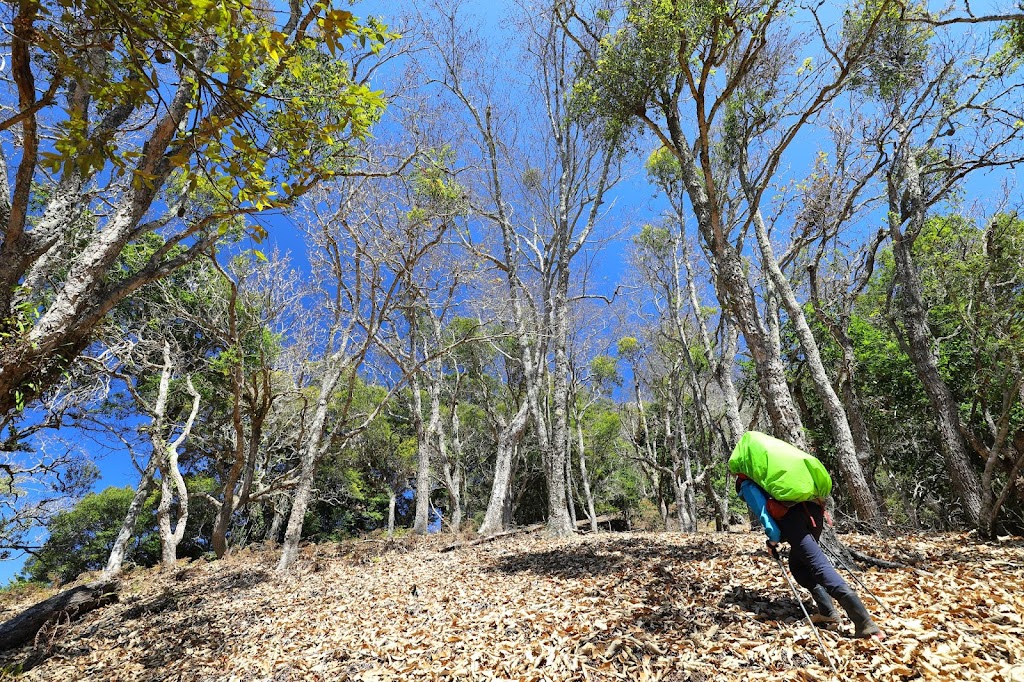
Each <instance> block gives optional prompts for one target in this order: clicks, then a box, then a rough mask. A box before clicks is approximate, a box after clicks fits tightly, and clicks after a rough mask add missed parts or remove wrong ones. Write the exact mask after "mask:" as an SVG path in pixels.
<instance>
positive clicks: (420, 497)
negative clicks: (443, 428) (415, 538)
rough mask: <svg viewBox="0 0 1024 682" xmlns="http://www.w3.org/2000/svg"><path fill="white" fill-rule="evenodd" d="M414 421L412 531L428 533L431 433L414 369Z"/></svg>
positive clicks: (418, 378) (418, 533)
mask: <svg viewBox="0 0 1024 682" xmlns="http://www.w3.org/2000/svg"><path fill="white" fill-rule="evenodd" d="M410 384H411V389H412V421H413V425H414V426H415V428H416V515H415V517H414V519H413V524H412V532H413V533H415V534H416V535H426V534H427V526H428V525H429V524H430V450H431V448H432V447H433V444H432V443H431V442H430V439H431V433H430V430H429V429H428V428H427V426H426V424H425V423H424V421H423V399H422V397H421V396H420V388H421V385H420V373H419V372H418V371H414V372H413V375H412V379H411V382H410Z"/></svg>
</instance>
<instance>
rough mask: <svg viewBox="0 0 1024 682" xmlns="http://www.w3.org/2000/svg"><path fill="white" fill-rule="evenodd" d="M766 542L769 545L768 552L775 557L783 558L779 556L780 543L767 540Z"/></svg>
mask: <svg viewBox="0 0 1024 682" xmlns="http://www.w3.org/2000/svg"><path fill="white" fill-rule="evenodd" d="M764 544H765V545H767V546H768V553H769V554H771V555H772V558H773V559H781V557H780V556H779V543H777V542H772V541H771V540H765V541H764Z"/></svg>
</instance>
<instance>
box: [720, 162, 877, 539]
mask: <svg viewBox="0 0 1024 682" xmlns="http://www.w3.org/2000/svg"><path fill="white" fill-rule="evenodd" d="M745 166H746V162H745V160H744V161H741V162H740V169H739V176H740V181H741V184H742V185H743V189H744V192H745V194H746V196H747V200H748V202H751V201H753V200H754V196H755V193H754V190H753V188H752V187H751V186H750V184H749V182H748V180H747V172H746V167H745ZM750 210H751V212H752V217H753V221H754V233H755V234H756V236H757V243H758V246H759V247H760V250H761V260H762V266H763V267H764V269H765V270H766V271H767V274H768V277H770V278H771V283H772V287H773V289H774V291H775V293H776V295H778V297H779V299H780V300H781V302H782V305H783V307H784V308H785V309H786V313H787V314H788V316H789V321H790V323H791V324H792V325H793V327H794V329H795V330H796V335H797V338H798V339H799V341H800V347H801V348H803V351H804V357H805V358H806V359H807V367H808V369H809V370H810V374H811V380H812V381H813V382H814V387H815V388H816V389H817V393H818V397H819V398H820V399H821V402H822V404H823V405H824V407H825V414H826V415H827V416H828V420H829V423H830V425H831V426H832V436H833V438H834V439H835V447H836V462H837V464H838V465H839V473H840V476H841V477H842V480H843V483H844V484H845V486H846V491H847V493H848V494H849V496H850V499H851V501H852V502H853V506H854V509H855V510H856V512H857V515H858V516H859V517H860V518H861V519H862V520H864V521H867V522H869V523H873V522H875V521H876V520H877V519H878V515H879V510H878V505H877V504H876V502H875V497H874V495H872V493H871V488H870V486H868V482H867V478H865V476H864V470H863V469H862V468H861V466H860V461H859V460H858V459H857V449H856V447H855V445H854V442H853V434H852V433H851V431H850V422H849V421H848V419H847V417H846V410H845V409H843V404H842V401H841V400H840V399H839V396H838V395H837V394H836V391H835V389H834V388H833V386H832V379H831V378H830V377H829V376H828V373H827V372H826V371H825V365H824V363H823V362H822V360H821V353H820V352H819V350H818V342H817V340H816V339H815V338H814V334H813V333H812V332H811V327H810V325H809V324H807V318H806V316H805V315H804V311H803V308H802V307H801V306H800V303H799V301H797V299H796V295H795V294H794V293H793V287H792V286H790V283H789V280H788V279H787V278H786V276H785V274H783V272H782V269H781V268H780V267H779V262H778V260H777V259H776V258H775V253H774V251H773V249H772V245H771V241H770V240H769V238H768V229H767V227H766V226H765V224H764V219H763V218H762V216H761V209H760V208H758V207H757V206H754V205H751V206H750Z"/></svg>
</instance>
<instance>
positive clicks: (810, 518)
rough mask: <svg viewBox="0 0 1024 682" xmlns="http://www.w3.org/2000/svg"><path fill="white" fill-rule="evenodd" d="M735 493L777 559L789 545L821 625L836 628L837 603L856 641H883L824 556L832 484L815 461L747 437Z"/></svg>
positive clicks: (734, 464)
mask: <svg viewBox="0 0 1024 682" xmlns="http://www.w3.org/2000/svg"><path fill="white" fill-rule="evenodd" d="M729 470H730V471H732V472H733V473H734V474H736V492H737V494H739V496H740V497H741V498H743V501H744V502H746V503H747V506H748V507H750V510H751V512H752V513H753V514H754V516H756V517H757V518H758V519H759V520H760V521H761V525H762V526H763V527H764V532H765V533H766V534H767V535H768V541H767V544H768V549H769V551H771V553H772V556H773V557H775V558H778V549H777V547H778V543H779V541H780V540H785V541H786V542H788V543H789V545H790V548H791V549H790V551H789V569H790V571H791V572H792V573H793V577H794V578H796V581H797V582H798V583H800V585H802V586H803V587H805V588H806V589H807V590H809V591H810V593H811V596H812V597H813V598H814V602H815V603H816V604H817V605H818V616H817V617H816V620H817V622H835V620H836V609H835V605H834V604H833V602H832V600H833V599H835V600H836V601H838V602H839V603H840V604H841V605H842V607H843V609H844V610H845V611H846V614H847V615H848V616H849V617H850V620H852V621H853V624H854V627H855V631H854V636H855V637H872V638H874V639H884V638H885V633H883V632H882V630H881V629H880V628H879V627H878V626H877V625H876V624H875V622H874V621H873V620H872V619H871V615H870V614H869V613H868V610H867V609H866V608H865V607H864V603H863V602H862V601H861V600H860V597H858V596H857V593H856V592H854V591H853V590H852V589H851V588H850V586H849V585H847V584H846V581H845V580H843V578H842V576H840V575H839V573H838V572H836V569H835V567H834V566H832V563H831V562H830V561H829V560H828V557H826V556H825V554H824V553H823V552H822V551H821V547H820V546H819V545H818V539H819V538H820V537H821V531H822V526H823V524H824V520H825V518H824V517H825V507H824V500H825V498H826V497H828V495H829V494H830V493H831V492H832V478H831V477H830V476H829V475H828V472H827V471H825V467H824V466H822V464H821V462H819V461H818V460H817V459H816V458H814V457H812V456H811V455H809V454H807V453H806V452H804V451H803V450H800V449H799V448H796V447H794V446H792V445H790V444H789V443H786V442H785V441H781V440H778V439H777V438H772V437H771V436H769V435H767V434H764V433H760V432H758V431H748V432H747V433H745V434H743V437H742V438H740V442H739V443H738V444H737V445H736V449H735V450H733V453H732V456H731V457H730V458H729Z"/></svg>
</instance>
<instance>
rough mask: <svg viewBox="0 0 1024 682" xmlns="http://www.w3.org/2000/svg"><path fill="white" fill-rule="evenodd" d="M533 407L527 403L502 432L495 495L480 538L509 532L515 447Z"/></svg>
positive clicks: (493, 488) (495, 471) (492, 485)
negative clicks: (530, 407) (530, 408)
mask: <svg viewBox="0 0 1024 682" xmlns="http://www.w3.org/2000/svg"><path fill="white" fill-rule="evenodd" d="M529 417H530V412H529V405H528V404H527V403H526V402H523V404H522V405H520V406H519V411H518V412H516V414H515V415H514V416H513V417H512V421H511V422H509V423H508V424H504V425H503V427H502V428H501V430H500V431H499V433H498V450H497V454H496V457H495V463H494V481H493V483H492V484H491V496H490V499H489V500H488V502H487V511H486V512H485V513H484V520H483V523H481V524H480V529H479V531H477V532H478V533H479V534H480V535H494V534H495V533H501V532H504V531H506V530H508V524H509V523H510V521H511V519H510V518H508V517H509V514H508V510H510V509H511V506H510V505H511V494H510V493H511V483H512V457H513V455H514V454H515V447H516V444H517V443H518V442H519V440H520V439H521V438H522V437H523V433H524V432H525V431H526V424H527V422H528V420H529Z"/></svg>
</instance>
